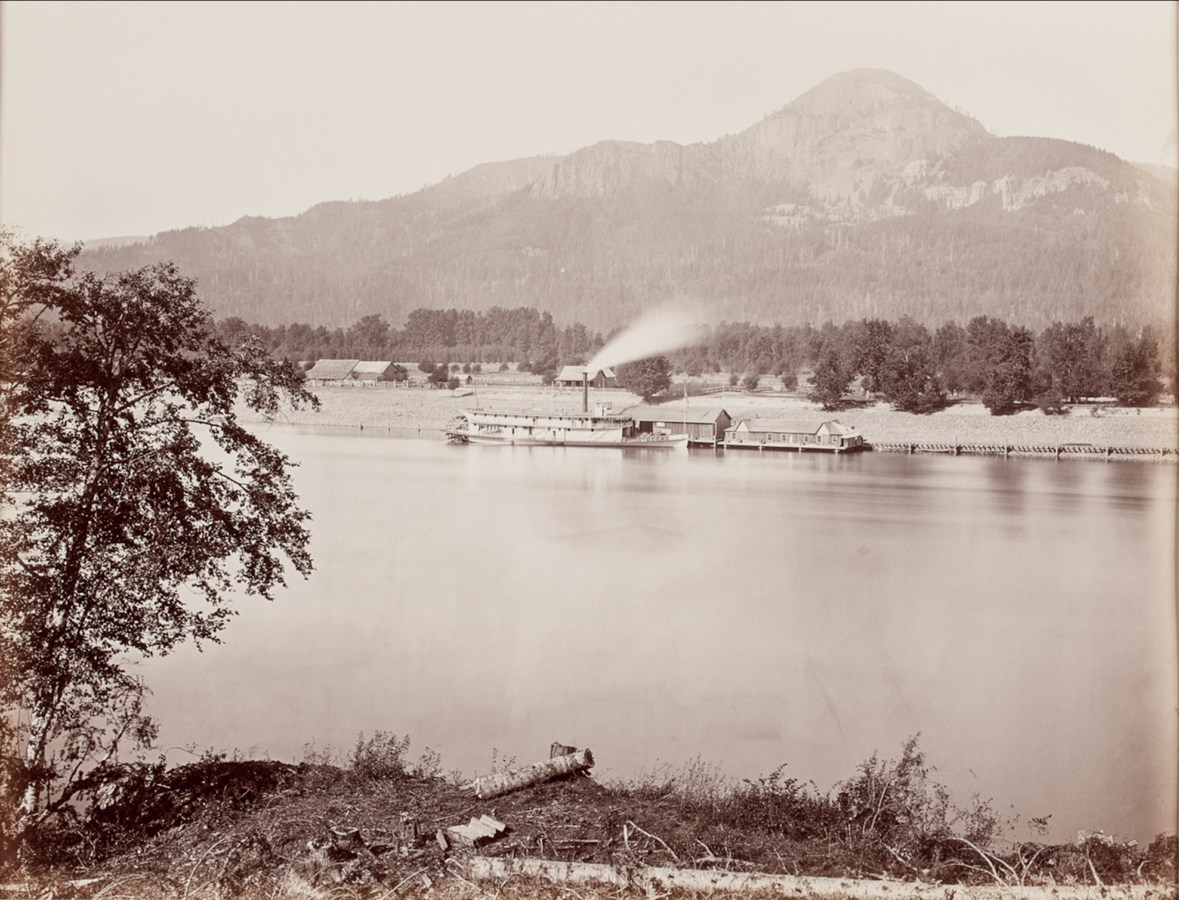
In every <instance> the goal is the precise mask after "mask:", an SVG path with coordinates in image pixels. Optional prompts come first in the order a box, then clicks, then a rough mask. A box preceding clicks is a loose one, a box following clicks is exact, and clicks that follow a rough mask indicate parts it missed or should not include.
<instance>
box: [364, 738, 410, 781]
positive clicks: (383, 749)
mask: <svg viewBox="0 0 1179 900" xmlns="http://www.w3.org/2000/svg"><path fill="white" fill-rule="evenodd" d="M408 750H409V736H408V735H406V736H405V737H398V736H397V735H395V734H392V733H391V732H386V731H377V732H374V734H373V736H372V737H371V738H369V739H368V740H365V738H364V732H361V733H360V735H359V737H357V739H356V747H355V749H353V751H352V763H351V767H350V774H351V775H352V776H353V777H355V778H358V779H361V780H364V781H381V780H388V779H393V778H400V777H401V776H403V775H404V774H405V754H406V752H407V751H408Z"/></svg>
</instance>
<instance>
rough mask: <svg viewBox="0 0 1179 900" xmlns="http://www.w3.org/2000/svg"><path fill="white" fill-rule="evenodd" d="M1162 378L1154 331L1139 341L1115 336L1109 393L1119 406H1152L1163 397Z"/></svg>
mask: <svg viewBox="0 0 1179 900" xmlns="http://www.w3.org/2000/svg"><path fill="white" fill-rule="evenodd" d="M1171 374H1172V377H1174V373H1171ZM1160 375H1161V366H1160V364H1159V346H1158V340H1157V338H1156V337H1155V334H1154V330H1153V329H1151V328H1149V327H1148V328H1144V329H1142V333H1141V334H1140V335H1139V337H1138V339H1137V340H1135V339H1134V338H1132V337H1130V336H1129V335H1126V334H1125V333H1118V334H1116V335H1115V347H1114V349H1113V364H1112V367H1111V372H1110V391H1111V393H1112V394H1113V395H1114V396H1115V397H1117V398H1118V402H1119V403H1121V404H1122V405H1123V406H1150V405H1152V404H1153V403H1154V402H1155V401H1156V400H1157V399H1158V397H1159V394H1161V393H1162V384H1161V382H1160V380H1159V377H1160Z"/></svg>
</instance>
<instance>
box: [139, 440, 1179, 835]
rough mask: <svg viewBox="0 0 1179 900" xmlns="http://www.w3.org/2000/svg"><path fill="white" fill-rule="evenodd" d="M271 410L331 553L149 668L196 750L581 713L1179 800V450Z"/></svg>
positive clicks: (560, 734) (704, 741) (743, 769)
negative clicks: (549, 427)
mask: <svg viewBox="0 0 1179 900" xmlns="http://www.w3.org/2000/svg"><path fill="white" fill-rule="evenodd" d="M264 434H265V436H266V438H267V439H268V440H270V441H271V442H272V443H274V444H275V445H277V446H279V447H280V448H282V449H283V450H284V451H286V452H287V453H288V454H289V455H291V456H292V457H293V458H294V459H296V460H298V461H299V462H300V467H299V468H298V469H297V470H296V474H295V481H296V486H297V489H298V491H299V492H300V495H301V496H302V498H303V500H304V502H305V504H306V505H307V507H308V508H309V509H310V510H311V511H312V513H313V516H314V519H313V522H312V525H311V527H312V530H313V546H312V552H313V554H314V557H315V560H316V571H315V572H314V573H313V575H312V577H311V578H310V579H309V580H307V581H302V580H296V581H292V583H291V584H290V587H289V589H287V590H285V591H282V592H280V594H279V595H278V597H277V599H276V600H275V602H274V603H266V602H265V601H262V600H257V599H253V598H246V599H243V600H242V602H241V603H240V604H239V608H240V610H241V615H240V616H238V617H237V618H236V619H235V620H234V621H233V622H232V623H231V624H230V626H229V628H228V630H227V631H226V633H225V636H224V638H225V640H224V643H223V644H220V645H211V646H206V647H205V648H204V651H203V652H201V653H198V652H196V651H195V649H193V648H191V647H186V648H184V649H182V650H180V651H178V652H177V653H175V654H173V655H172V656H170V657H167V658H165V659H160V660H152V661H150V662H149V663H148V664H147V665H146V666H145V670H144V673H145V676H146V678H147V680H148V683H149V685H150V686H151V688H152V690H153V692H154V696H153V700H152V709H153V711H154V712H155V714H156V715H157V716H158V717H159V718H160V720H161V722H162V731H161V741H162V745H163V746H164V747H166V748H168V747H184V746H190V745H195V746H196V747H198V748H213V749H224V750H230V751H233V750H238V751H240V752H242V753H245V754H248V755H251V756H265V755H268V756H270V757H271V758H275V759H285V760H290V761H299V760H300V759H301V758H302V756H303V754H304V752H305V750H306V748H307V745H308V744H314V747H315V749H316V750H318V751H323V750H325V749H326V748H328V747H332V748H338V749H339V750H341V751H344V752H347V751H349V750H350V749H351V746H352V744H353V743H354V742H355V740H356V738H357V736H358V734H359V733H361V732H364V733H365V734H367V735H371V734H372V733H373V732H374V731H377V730H383V731H386V732H393V733H396V734H408V735H410V736H411V738H412V741H413V745H412V747H411V751H410V757H411V758H412V759H416V758H417V756H418V755H419V754H420V753H421V752H422V751H424V750H425V749H426V748H427V747H429V748H432V749H433V750H435V751H437V752H439V753H441V756H442V764H443V767H444V768H445V769H447V770H458V771H461V772H463V773H465V774H466V775H474V774H482V773H486V772H488V771H490V769H491V767H492V764H493V754H494V759H495V760H496V761H498V762H499V763H501V764H502V762H503V761H504V760H505V759H511V758H515V759H516V760H517V761H518V762H519V763H521V764H523V763H528V762H534V761H536V760H539V759H542V758H545V757H546V756H547V755H548V746H549V744H550V742H552V741H554V740H556V741H561V742H563V743H566V744H572V745H575V746H578V747H589V748H590V749H591V750H592V751H593V753H594V756H595V758H596V759H597V761H598V764H597V766H596V768H595V774H596V775H597V776H598V777H599V778H600V779H603V780H607V781H608V780H611V779H631V778H635V777H639V776H642V775H644V774H646V773H652V772H658V771H665V770H668V769H670V770H676V769H678V768H680V767H682V766H684V765H685V764H688V763H690V762H691V761H694V760H699V761H703V763H704V765H705V767H706V768H709V767H719V769H720V770H722V771H723V773H724V774H725V775H727V776H731V777H734V778H742V777H756V776H757V775H759V774H763V773H768V772H770V771H772V770H773V769H775V768H777V767H778V766H779V765H781V764H783V763H786V764H787V769H786V774H787V775H788V776H790V777H794V778H798V779H800V780H803V781H807V780H813V781H814V782H815V784H816V785H817V786H818V788H819V789H820V790H821V791H824V792H825V791H826V790H828V789H829V788H831V787H832V786H833V785H834V784H835V783H836V782H837V781H840V780H842V779H845V778H848V777H850V776H852V775H853V774H854V773H855V768H856V765H857V764H858V763H859V762H861V761H863V760H865V759H866V758H868V757H869V756H871V755H872V754H873V753H874V752H879V754H880V756H881V757H884V758H887V757H895V756H898V755H899V753H900V751H901V747H902V745H903V743H904V741H905V739H906V738H908V737H909V736H911V735H914V734H917V733H920V735H921V737H920V746H921V747H922V749H924V750H925V752H926V754H927V757H928V761H929V762H930V763H931V764H933V765H934V766H936V767H937V768H938V771H937V772H936V773H935V774H934V777H935V778H936V779H937V780H939V781H942V782H944V783H945V784H946V785H948V786H949V787H950V789H951V791H952V794H953V796H954V799H955V800H956V801H958V802H959V803H960V804H962V805H965V804H967V803H968V802H969V801H970V798H971V796H972V795H974V794H980V795H982V796H983V797H990V798H993V799H994V802H995V805H996V807H997V808H999V810H1000V811H1001V812H1003V813H1006V814H1011V812H1012V809H1014V810H1015V811H1017V812H1018V813H1020V814H1021V815H1022V817H1023V819H1024V820H1026V819H1027V818H1029V817H1032V816H1044V815H1048V814H1051V816H1052V818H1051V819H1050V823H1051V825H1052V835H1053V836H1054V837H1055V838H1057V839H1068V838H1071V837H1073V836H1074V835H1075V833H1076V831H1077V830H1078V829H1081V828H1088V829H1098V828H1101V829H1104V830H1105V831H1106V832H1107V833H1112V834H1116V835H1117V836H1119V837H1121V838H1135V839H1138V840H1141V841H1148V840H1150V839H1151V838H1152V837H1153V836H1154V835H1155V834H1157V833H1158V832H1161V831H1164V830H1173V829H1174V827H1175V815H1176V812H1175V797H1176V776H1175V769H1176V758H1177V748H1176V743H1177V738H1176V704H1177V697H1176V694H1177V687H1176V680H1177V676H1176V623H1175V604H1174V601H1175V594H1174V584H1175V582H1174V541H1173V535H1174V515H1175V509H1176V505H1175V504H1176V470H1175V467H1174V466H1172V465H1165V464H1159V463H1146V462H1111V463H1105V462H1093V461H1062V462H1055V461H1051V460H1035V459H1002V458H997V457H975V458H971V457H958V458H953V457H939V456H921V455H915V456H906V455H899V454H882V453H865V454H859V455H840V456H838V457H836V456H828V455H818V454H814V455H811V454H806V455H800V454H769V453H767V454H758V453H749V452H746V453H740V452H737V451H730V452H728V453H713V452H711V451H707V452H698V451H691V452H688V453H682V452H681V453H670V452H662V453H660V452H652V451H637V452H631V451H625V452H624V451H615V450H584V449H571V448H570V449H563V448H511V447H479V446H451V445H447V444H444V443H443V442H441V441H438V440H412V439H399V438H389V437H367V436H363V435H358V434H357V433H356V432H351V431H350V432H342V431H335V432H333V431H331V430H318V431H317V430H314V429H300V428H295V427H291V426H274V427H271V428H268V429H265V430H264ZM296 577H297V576H296ZM172 756H173V758H174V759H175V761H177V762H180V761H183V759H184V755H183V754H180V755H179V757H177V754H176V753H175V751H173V754H172ZM1016 836H1017V837H1020V838H1026V837H1029V836H1030V835H1029V834H1028V833H1027V832H1026V830H1020V831H1019V832H1018V834H1017V835H1016Z"/></svg>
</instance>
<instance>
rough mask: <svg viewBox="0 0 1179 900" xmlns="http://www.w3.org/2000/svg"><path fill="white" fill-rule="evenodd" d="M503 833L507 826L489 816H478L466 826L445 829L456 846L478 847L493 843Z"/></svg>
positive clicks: (452, 826)
mask: <svg viewBox="0 0 1179 900" xmlns="http://www.w3.org/2000/svg"><path fill="white" fill-rule="evenodd" d="M505 831H507V826H506V825H505V824H504V823H503V822H500V821H499V820H498V819H493V818H491V816H480V817H479V818H477V819H471V821H470V822H468V823H467V824H466V825H451V826H450V827H449V828H447V829H446V834H447V836H448V837H449V838H450V839H451V840H453V841H454V842H455V843H456V844H465V845H466V846H468V847H478V846H479V845H481V844H483V843H485V842H487V841H494V840H495V839H496V838H497V837H499V836H500V835H501V834H503V833H504V832H505Z"/></svg>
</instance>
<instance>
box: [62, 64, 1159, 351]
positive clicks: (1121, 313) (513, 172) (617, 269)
mask: <svg viewBox="0 0 1179 900" xmlns="http://www.w3.org/2000/svg"><path fill="white" fill-rule="evenodd" d="M1176 216H1177V205H1176V189H1175V184H1174V182H1172V181H1167V180H1166V179H1163V178H1160V177H1158V176H1156V175H1155V174H1153V173H1151V172H1149V171H1147V170H1145V169H1142V168H1139V167H1136V166H1134V165H1132V164H1130V163H1127V162H1124V161H1122V160H1120V159H1118V158H1116V157H1114V156H1112V155H1111V154H1108V153H1105V152H1102V151H1100V150H1096V149H1094V148H1091V147H1086V146H1083V145H1080V144H1075V143H1070V142H1068V141H1062V140H1050V139H1046V138H999V137H995V136H992V135H990V134H988V133H987V132H986V131H985V130H984V129H983V128H982V127H981V126H980V125H978V123H977V122H974V121H973V120H970V119H968V118H966V117H965V116H962V115H961V114H959V113H956V112H954V111H952V110H950V109H948V108H947V107H945V106H944V105H942V104H940V103H939V102H938V101H937V100H935V99H934V98H932V97H931V96H929V95H928V94H927V93H925V92H924V91H922V89H921V88H919V87H918V86H916V85H914V84H912V82H908V81H905V80H904V79H902V78H899V77H898V76H895V75H892V74H891V73H887V72H878V71H873V70H859V71H856V72H852V73H845V74H844V75H840V76H835V77H834V78H831V79H829V80H828V81H826V82H824V83H823V84H821V85H819V86H817V87H816V88H815V89H814V90H812V91H810V92H808V93H807V94H806V95H804V96H803V97H801V98H799V100H797V101H795V103H793V104H790V105H788V106H786V107H784V108H783V109H782V110H780V111H779V112H777V113H775V114H774V115H772V116H769V117H767V118H766V119H765V120H763V121H762V122H760V123H757V124H755V125H753V126H751V127H750V128H749V129H747V130H746V131H744V132H742V133H741V134H738V135H732V136H728V137H724V138H721V139H719V140H717V141H715V142H713V143H709V144H694V145H688V146H681V145H678V144H673V143H671V142H666V141H665V142H659V143H656V144H651V145H641V144H628V143H621V142H611V141H607V142H602V143H600V144H596V145H593V146H591V147H587V148H584V149H582V150H579V151H577V152H575V153H573V154H570V155H569V156H567V157H547V158H545V157H538V158H533V159H524V160H514V161H510V162H505V163H490V164H487V165H483V166H479V167H476V168H475V169H472V170H471V171H469V172H467V173H464V174H462V175H459V176H457V177H455V178H451V179H448V180H446V181H444V182H442V183H440V184H438V185H434V186H432V187H430V188H426V189H424V190H422V191H420V192H418V193H416V194H413V195H410V196H405V197H398V198H393V199H389V200H384V201H379V202H357V203H325V204H321V205H319V206H316V207H314V208H312V209H310V210H308V211H307V212H306V213H304V214H303V215H300V216H296V217H291V218H286V219H260V218H246V219H242V220H240V221H238V222H236V223H234V224H232V225H229V226H226V227H223V228H208V229H195V228H194V229H185V230H180V231H174V232H167V233H164V234H160V235H157V236H155V237H154V238H152V239H150V240H149V241H147V242H145V243H139V244H134V245H129V246H105V247H99V248H96V249H94V250H93V251H91V252H88V253H87V254H86V258H85V259H84V263H85V264H86V265H88V266H92V267H95V268H99V269H111V270H114V269H124V268H131V267H136V266H139V265H142V264H145V263H147V262H150V261H154V260H156V259H160V258H164V259H169V260H172V261H174V262H176V263H177V265H179V266H180V268H181V270H182V271H184V272H186V273H188V274H190V275H193V276H194V277H196V278H197V279H198V282H199V286H200V290H201V293H202V295H203V296H204V298H205V299H206V300H207V302H209V303H210V305H211V306H212V307H213V308H214V309H215V311H216V312H217V314H218V315H219V316H222V317H227V316H238V317H241V318H243V319H245V320H248V321H252V322H258V323H262V324H266V325H279V324H284V323H291V322H308V323H312V324H313V325H316V326H318V325H323V326H328V327H339V326H347V325H349V324H350V323H353V322H356V321H359V320H360V319H361V318H363V317H364V316H366V315H380V316H382V317H383V318H384V319H385V320H386V321H388V322H390V323H394V324H398V325H400V324H401V323H403V322H404V321H405V320H406V317H407V316H408V315H409V313H410V312H411V311H412V310H416V309H446V308H461V309H469V310H474V311H487V310H490V309H492V308H495V307H500V308H516V307H528V308H533V309H536V310H539V311H541V312H547V313H549V314H550V315H552V316H553V317H554V318H555V319H557V320H561V321H580V322H583V323H584V324H585V325H586V326H587V327H589V328H591V329H594V330H597V331H602V332H607V331H609V330H611V329H613V328H617V327H621V326H624V325H626V324H627V323H628V322H631V321H633V320H634V319H635V318H636V317H637V316H638V315H639V314H640V313H641V312H642V311H643V310H646V309H648V308H650V307H652V306H654V305H656V304H659V303H661V302H664V301H667V300H669V299H673V298H688V299H691V300H693V301H696V302H698V303H700V304H702V305H703V306H704V307H705V309H707V310H710V311H711V312H710V315H711V316H712V318H713V320H714V321H720V320H721V319H730V320H744V321H749V322H753V323H762V324H771V323H780V324H784V325H803V324H808V323H809V324H812V325H815V326H818V325H820V324H821V323H823V322H825V321H835V322H842V321H852V320H857V319H862V318H875V317H879V318H885V319H894V320H895V319H900V318H902V317H910V318H912V319H914V320H915V321H917V322H920V323H922V324H925V325H927V326H934V327H936V326H937V325H938V324H940V323H942V322H944V321H947V320H956V321H960V322H964V321H968V320H969V319H970V318H972V317H974V316H979V315H982V316H997V317H1001V318H1003V319H1005V320H1007V321H1009V322H1011V323H1013V324H1017V325H1020V326H1023V327H1028V328H1032V329H1037V330H1038V329H1042V328H1044V327H1047V326H1048V325H1050V324H1051V323H1052V322H1054V321H1057V320H1068V321H1079V320H1081V319H1083V318H1085V317H1086V316H1092V317H1093V318H1094V319H1095V320H1096V321H1098V322H1099V323H1102V324H1107V325H1111V326H1112V325H1116V324H1123V325H1126V326H1128V327H1135V328H1136V327H1139V326H1141V325H1143V324H1145V323H1148V322H1153V321H1157V320H1161V319H1168V318H1169V317H1171V316H1172V315H1173V311H1174V302H1175V281H1176Z"/></svg>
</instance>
